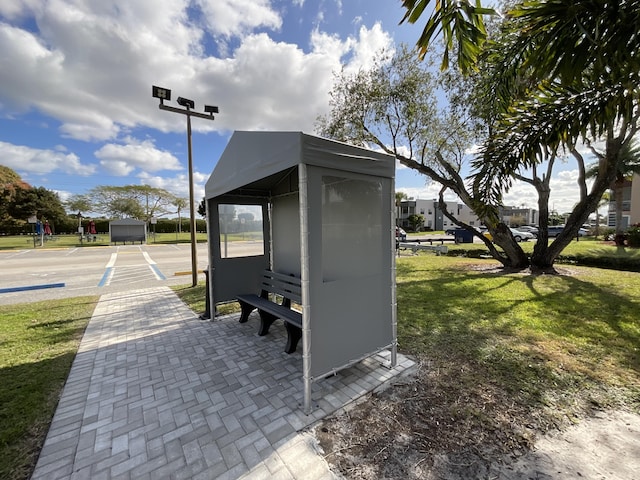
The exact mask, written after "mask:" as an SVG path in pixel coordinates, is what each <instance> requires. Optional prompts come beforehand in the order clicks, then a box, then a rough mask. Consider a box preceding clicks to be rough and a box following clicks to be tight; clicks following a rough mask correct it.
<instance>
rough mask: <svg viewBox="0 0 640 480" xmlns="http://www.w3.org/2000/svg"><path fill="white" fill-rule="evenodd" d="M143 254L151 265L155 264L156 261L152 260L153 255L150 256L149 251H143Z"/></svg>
mask: <svg viewBox="0 0 640 480" xmlns="http://www.w3.org/2000/svg"><path fill="white" fill-rule="evenodd" d="M142 256H143V257H144V259H145V260H146V261H147V263H148V264H149V265H155V264H156V262H154V261H153V260H151V257H150V256H149V254H148V253H147V252H142Z"/></svg>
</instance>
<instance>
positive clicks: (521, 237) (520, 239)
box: [509, 228, 536, 242]
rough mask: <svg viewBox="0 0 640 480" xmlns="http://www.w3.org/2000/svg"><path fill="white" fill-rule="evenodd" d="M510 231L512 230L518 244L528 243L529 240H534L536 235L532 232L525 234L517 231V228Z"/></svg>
mask: <svg viewBox="0 0 640 480" xmlns="http://www.w3.org/2000/svg"><path fill="white" fill-rule="evenodd" d="M509 230H511V235H513V239H514V240H515V241H516V242H526V241H528V240H533V239H534V238H536V237H535V235H534V234H533V233H531V232H523V231H520V230H516V229H515V228H510V229H509Z"/></svg>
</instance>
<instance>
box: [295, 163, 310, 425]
mask: <svg viewBox="0 0 640 480" xmlns="http://www.w3.org/2000/svg"><path fill="white" fill-rule="evenodd" d="M307 181H308V175H307V165H306V164H304V163H302V164H300V165H299V167H298V183H299V185H300V187H299V192H300V193H299V196H300V199H299V202H300V205H299V209H300V210H299V211H300V260H301V262H300V286H301V296H302V374H303V381H304V413H306V414H307V415H308V414H310V413H311V380H312V379H311V306H310V305H309V210H308V209H309V198H308V193H309V192H308V186H307Z"/></svg>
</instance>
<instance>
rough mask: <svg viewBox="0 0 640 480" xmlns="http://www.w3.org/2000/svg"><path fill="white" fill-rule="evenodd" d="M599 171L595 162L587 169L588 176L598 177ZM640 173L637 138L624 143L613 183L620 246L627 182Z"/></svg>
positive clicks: (622, 233) (619, 243) (621, 244)
mask: <svg viewBox="0 0 640 480" xmlns="http://www.w3.org/2000/svg"><path fill="white" fill-rule="evenodd" d="M598 172H599V165H598V164H594V165H592V166H591V167H589V169H588V170H587V174H586V176H587V177H596V176H597V175H598ZM636 173H638V174H640V143H639V142H638V141H636V140H635V139H632V140H631V141H630V142H627V143H625V144H623V146H622V148H621V149H620V152H619V154H618V164H617V168H616V177H615V179H614V181H613V183H612V184H611V190H612V191H613V200H614V201H615V204H616V236H615V242H616V245H618V246H623V245H624V232H623V229H622V209H623V207H622V201H623V195H624V186H625V183H626V182H628V181H629V180H631V179H632V178H633V175H634V174H636Z"/></svg>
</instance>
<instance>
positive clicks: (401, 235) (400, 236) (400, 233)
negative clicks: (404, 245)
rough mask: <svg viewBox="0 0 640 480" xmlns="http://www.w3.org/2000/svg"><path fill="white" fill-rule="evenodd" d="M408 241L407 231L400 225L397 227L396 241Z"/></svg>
mask: <svg viewBox="0 0 640 480" xmlns="http://www.w3.org/2000/svg"><path fill="white" fill-rule="evenodd" d="M406 241H407V232H405V231H404V230H403V229H401V228H400V227H396V242H406Z"/></svg>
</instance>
